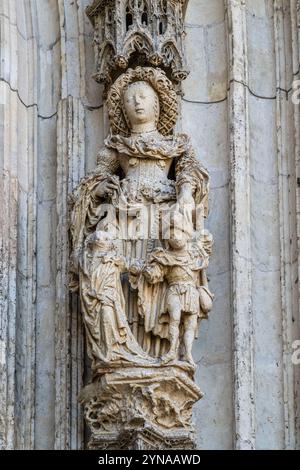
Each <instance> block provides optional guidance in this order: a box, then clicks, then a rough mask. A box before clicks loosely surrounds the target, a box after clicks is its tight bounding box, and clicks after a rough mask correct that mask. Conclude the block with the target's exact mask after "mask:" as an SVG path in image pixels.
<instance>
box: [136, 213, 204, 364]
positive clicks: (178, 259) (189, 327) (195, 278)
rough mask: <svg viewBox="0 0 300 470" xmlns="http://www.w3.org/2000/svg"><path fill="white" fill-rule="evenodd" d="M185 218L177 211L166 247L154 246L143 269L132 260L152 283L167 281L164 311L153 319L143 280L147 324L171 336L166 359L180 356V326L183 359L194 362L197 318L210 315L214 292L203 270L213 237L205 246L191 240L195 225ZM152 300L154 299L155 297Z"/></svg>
mask: <svg viewBox="0 0 300 470" xmlns="http://www.w3.org/2000/svg"><path fill="white" fill-rule="evenodd" d="M185 222H186V221H185V219H184V217H183V216H181V214H180V213H177V214H175V215H174V217H173V220H172V221H171V223H170V227H169V229H168V230H169V232H170V233H169V238H168V240H167V242H166V245H167V248H166V249H164V248H156V249H155V250H153V252H152V253H151V255H150V257H149V260H148V262H147V263H146V264H145V265H144V267H143V268H142V269H140V270H139V265H136V266H135V265H134V263H133V264H132V266H131V272H134V273H137V272H139V271H140V272H141V273H142V274H143V276H145V278H146V280H147V281H148V282H149V283H151V284H155V283H160V282H163V281H164V280H166V281H167V286H166V287H165V293H164V300H163V303H162V305H161V311H159V312H158V316H157V317H156V318H154V319H153V318H151V309H149V306H150V302H149V298H148V292H147V288H146V289H145V283H143V282H142V283H141V284H140V291H141V292H140V304H141V305H142V308H143V316H144V317H145V318H146V321H145V324H146V325H151V326H152V327H153V329H154V330H155V332H156V334H158V335H160V336H164V335H166V337H167V339H168V340H169V343H170V348H169V351H168V353H167V354H166V355H164V356H163V357H162V361H163V362H164V363H167V362H170V361H173V360H175V359H177V358H178V356H179V353H180V347H179V334H180V326H181V329H182V338H183V346H184V353H183V360H186V361H187V362H189V363H190V364H192V365H193V366H195V363H194V361H193V357H192V345H193V341H194V338H195V337H197V333H198V322H199V320H200V319H202V318H207V314H208V312H209V311H210V310H211V308H212V294H211V293H210V291H209V290H208V288H207V286H206V285H203V281H202V279H201V277H202V276H201V273H203V271H204V269H205V268H206V267H207V265H208V257H209V253H210V249H211V240H210V243H209V245H210V246H209V247H208V246H206V247H205V248H204V247H203V245H202V243H201V241H199V240H198V241H197V242H191V238H192V227H191V226H190V225H189V224H188V223H185ZM206 245H207V244H206ZM151 301H152V302H155V299H153V298H152V299H151ZM152 302H151V303H152ZM147 317H148V318H147ZM166 324H167V325H168V327H167V328H165V326H166Z"/></svg>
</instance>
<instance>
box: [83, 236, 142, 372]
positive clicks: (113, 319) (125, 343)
mask: <svg viewBox="0 0 300 470" xmlns="http://www.w3.org/2000/svg"><path fill="white" fill-rule="evenodd" d="M128 263H129V261H128V260H126V258H125V257H124V256H120V255H119V254H118V251H117V244H116V243H114V241H113V240H112V239H111V233H110V232H104V231H100V230H99V231H98V230H97V231H95V232H93V233H91V234H90V235H88V236H87V238H86V240H85V247H84V250H83V257H82V264H81V269H80V296H81V305H82V311H83V320H84V323H85V327H86V336H87V345H88V354H89V356H90V358H91V359H92V361H93V366H92V368H93V370H96V369H97V367H99V366H101V365H105V364H108V365H112V364H114V363H116V364H120V360H122V361H128V362H130V361H132V360H133V361H134V363H139V364H141V365H143V364H144V363H145V358H146V354H145V353H144V352H143V351H142V349H141V348H140V347H139V346H138V344H137V342H136V341H135V339H134V337H133V334H132V332H131V330H130V328H129V325H128V322H127V318H126V316H125V300H124V295H123V291H122V285H121V279H120V274H121V273H122V272H125V271H126V270H128V269H129V264H128Z"/></svg>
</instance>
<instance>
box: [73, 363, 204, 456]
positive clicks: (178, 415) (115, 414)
mask: <svg viewBox="0 0 300 470" xmlns="http://www.w3.org/2000/svg"><path fill="white" fill-rule="evenodd" d="M201 398H202V392H201V391H200V389H199V388H198V387H197V386H196V385H195V383H194V382H193V381H192V380H191V379H190V377H189V376H188V374H187V373H186V372H185V371H183V370H180V368H179V367H177V366H168V367H167V366H165V367H160V368H159V369H158V368H155V367H151V368H123V369H117V370H114V371H111V372H107V373H105V374H103V375H102V376H100V377H99V379H96V381H94V382H93V383H92V384H89V385H88V386H86V387H85V388H84V389H83V391H82V393H81V395H80V398H79V399H80V401H81V403H82V404H84V412H85V418H86V422H87V424H88V426H89V428H90V430H91V437H90V440H89V444H88V445H89V448H90V449H145V450H146V449H193V448H194V447H195V443H194V432H193V427H192V424H191V415H192V406H193V405H194V403H195V402H196V401H198V400H200V399H201Z"/></svg>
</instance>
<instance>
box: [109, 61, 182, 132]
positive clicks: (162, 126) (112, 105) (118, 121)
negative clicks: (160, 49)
mask: <svg viewBox="0 0 300 470" xmlns="http://www.w3.org/2000/svg"><path fill="white" fill-rule="evenodd" d="M137 81H145V82H147V83H148V84H149V85H150V86H151V87H152V88H153V89H154V91H155V92H156V93H157V96H158V99H159V108H160V113H159V118H158V123H157V129H158V131H159V132H160V133H161V134H162V135H169V134H171V132H172V131H173V128H174V126H175V124H176V121H177V116H178V101H177V95H176V92H175V90H174V87H173V85H172V82H171V81H170V80H169V79H168V78H167V76H166V74H165V73H164V72H163V71H162V70H160V69H154V68H151V67H137V68H135V69H128V70H127V72H126V73H124V74H122V75H121V76H120V77H119V78H118V79H117V80H116V81H115V83H114V84H113V85H112V86H111V88H110V90H109V92H108V96H107V101H106V103H107V109H108V116H109V120H110V126H111V131H112V133H113V134H121V135H125V136H129V135H130V129H129V127H128V124H127V120H126V117H125V115H124V106H123V93H124V91H125V90H126V88H127V87H128V86H129V85H130V84H131V83H134V82H137Z"/></svg>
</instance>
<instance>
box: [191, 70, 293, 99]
mask: <svg viewBox="0 0 300 470" xmlns="http://www.w3.org/2000/svg"><path fill="white" fill-rule="evenodd" d="M299 72H300V67H299V69H298V71H297V72H294V73H293V76H296V75H298V73H299ZM232 83H239V84H240V85H242V86H244V87H245V88H247V90H248V91H249V93H250V94H251V95H252V96H255V97H256V98H259V99H262V100H276V98H277V95H274V96H262V95H258V94H257V93H255V92H254V91H253V90H252V89H251V88H250V86H249V85H248V84H247V83H245V82H243V81H241V80H236V79H235V78H233V79H231V80H230V82H229V87H228V88H227V94H226V96H225V97H224V98H221V99H220V100H216V101H197V100H190V99H187V98H182V100H183V101H185V102H187V103H193V104H204V105H210V104H218V103H223V102H224V101H226V100H227V99H228V93H229V91H230V85H231V84H232ZM292 90H293V87H291V88H289V89H288V90H286V89H284V88H281V87H276V91H282V92H283V93H285V94H286V99H288V95H289V94H290V92H291V91H292Z"/></svg>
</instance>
